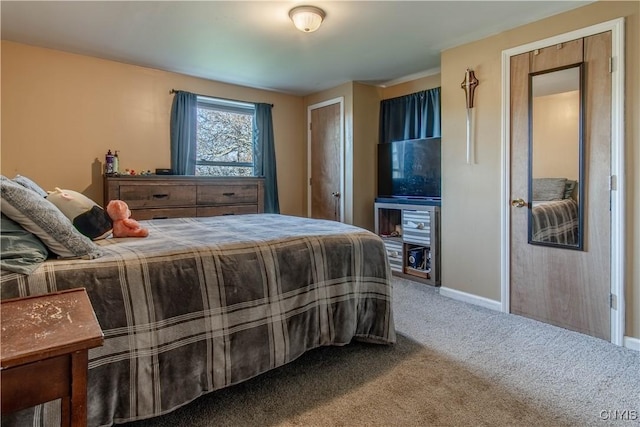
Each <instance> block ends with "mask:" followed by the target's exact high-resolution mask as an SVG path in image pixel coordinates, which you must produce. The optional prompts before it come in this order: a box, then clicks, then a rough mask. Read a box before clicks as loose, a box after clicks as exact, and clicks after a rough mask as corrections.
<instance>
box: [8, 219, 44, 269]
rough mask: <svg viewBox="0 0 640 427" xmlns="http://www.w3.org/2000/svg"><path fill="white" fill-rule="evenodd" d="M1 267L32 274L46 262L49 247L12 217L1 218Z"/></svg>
mask: <svg viewBox="0 0 640 427" xmlns="http://www.w3.org/2000/svg"><path fill="white" fill-rule="evenodd" d="M0 230H1V231H0V245H1V248H0V269H2V270H8V271H12V272H14V273H22V274H31V273H33V271H34V270H35V269H36V268H38V266H39V265H40V264H42V263H43V262H45V260H46V259H47V256H48V255H49V252H48V251H47V247H46V246H45V245H44V244H43V243H42V242H41V241H40V239H38V238H37V237H36V236H34V235H33V234H31V233H29V232H28V231H27V230H25V229H24V228H22V227H21V226H20V225H19V224H18V223H16V222H15V221H13V220H12V219H11V218H9V217H7V216H5V215H1V218H0Z"/></svg>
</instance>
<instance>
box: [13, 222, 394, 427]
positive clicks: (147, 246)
mask: <svg viewBox="0 0 640 427" xmlns="http://www.w3.org/2000/svg"><path fill="white" fill-rule="evenodd" d="M142 223H143V225H144V226H145V227H148V228H149V230H150V236H149V237H148V238H145V239H134V238H129V239H107V240H103V241H101V242H100V244H101V245H102V247H103V249H104V251H105V256H103V257H101V258H98V259H95V260H50V261H47V262H45V263H44V264H43V265H41V266H40V267H39V268H38V270H36V271H35V272H34V273H33V274H32V275H30V276H24V275H20V274H15V273H7V272H3V274H2V277H1V296H2V298H3V299H6V298H13V297H19V296H26V295H34V294H43V293H47V292H53V291H57V290H63V289H70V288H76V287H85V288H86V289H87V293H88V295H89V298H90V299H91V302H92V304H93V307H94V310H95V312H96V316H97V318H98V321H99V323H100V325H101V327H102V329H103V331H104V335H105V342H104V346H103V347H99V348H96V349H92V350H90V352H89V378H88V383H89V384H88V413H89V425H90V426H99V425H111V424H113V423H119V422H125V421H131V420H136V419H142V418H148V417H152V416H156V415H159V414H162V413H166V412H169V411H171V410H173V409H175V408H177V407H179V406H182V405H184V404H185V403H187V402H189V401H191V400H193V399H195V398H197V397H198V396H200V395H202V394H204V393H206V392H210V391H213V390H217V389H220V388H223V387H226V386H229V385H231V384H235V383H238V382H241V381H243V380H246V379H248V378H251V377H253V376H255V375H258V374H260V373H262V372H265V371H267V370H269V369H273V368H275V367H278V366H281V365H284V364H286V363H288V362H290V361H292V360H294V359H296V358H297V357H298V356H300V355H301V354H303V353H304V352H305V351H307V350H309V349H312V348H315V347H319V346H325V345H344V344H347V343H349V342H350V341H351V340H352V339H358V340H365V341H370V342H375V343H384V344H388V343H393V342H394V341H395V330H394V323H393V313H392V307H391V282H390V270H389V266H388V262H387V259H386V251H385V249H384V245H383V243H382V241H381V240H380V239H379V238H378V237H377V236H376V235H374V234H373V233H370V232H368V231H366V230H362V229H359V228H356V227H353V226H349V225H345V224H341V223H336V222H330V221H320V220H310V219H306V218H298V217H288V216H284V215H268V214H262V215H240V216H225V217H211V218H182V219H167V220H155V221H143V222H142ZM5 273H6V274H5ZM58 412H59V405H57V404H51V403H49V404H45V405H41V406H39V407H36V408H35V409H29V410H26V411H22V412H20V413H17V414H13V415H12V416H3V417H2V418H3V420H2V423H3V425H11V424H14V425H41V424H42V425H49V424H51V423H56V420H57V417H59V413H58ZM34 420H35V422H34Z"/></svg>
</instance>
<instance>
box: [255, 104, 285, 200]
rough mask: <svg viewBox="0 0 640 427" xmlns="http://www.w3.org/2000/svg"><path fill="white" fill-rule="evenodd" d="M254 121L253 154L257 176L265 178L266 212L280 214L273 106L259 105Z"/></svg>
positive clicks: (257, 105)
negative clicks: (272, 116)
mask: <svg viewBox="0 0 640 427" xmlns="http://www.w3.org/2000/svg"><path fill="white" fill-rule="evenodd" d="M255 105H256V115H255V120H254V121H253V126H254V127H253V138H254V144H253V154H254V166H253V172H254V175H255V176H263V177H264V211H265V212H266V213H280V203H279V202H278V179H277V174H276V150H275V144H274V141H273V120H272V118H271V107H272V106H271V104H262V103H258V104H255Z"/></svg>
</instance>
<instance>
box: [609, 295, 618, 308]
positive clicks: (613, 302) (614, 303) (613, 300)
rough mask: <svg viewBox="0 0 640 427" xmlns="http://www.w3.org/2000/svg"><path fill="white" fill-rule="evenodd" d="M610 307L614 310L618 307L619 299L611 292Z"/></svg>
mask: <svg viewBox="0 0 640 427" xmlns="http://www.w3.org/2000/svg"><path fill="white" fill-rule="evenodd" d="M609 307H611V308H613V309H614V310H617V309H618V300H617V298H616V296H615V295H614V294H609Z"/></svg>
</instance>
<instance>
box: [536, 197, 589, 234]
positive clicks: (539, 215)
mask: <svg viewBox="0 0 640 427" xmlns="http://www.w3.org/2000/svg"><path fill="white" fill-rule="evenodd" d="M531 218H532V227H533V229H532V240H533V241H536V242H545V243H559V244H563V245H576V244H577V243H578V204H577V202H576V201H575V200H573V199H564V200H553V201H548V202H534V205H533V208H532V209H531Z"/></svg>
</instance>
